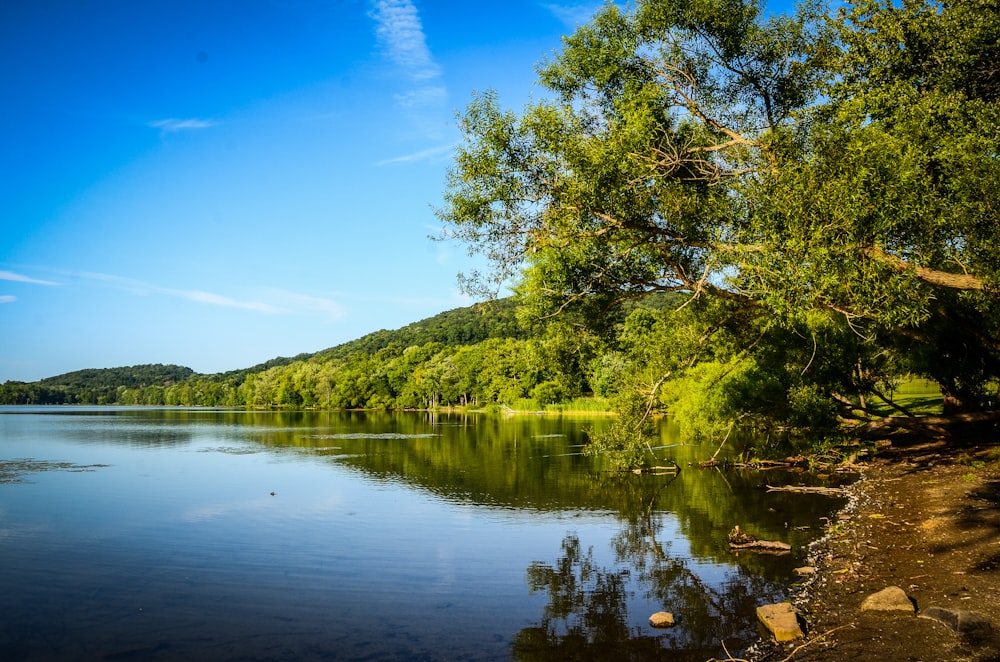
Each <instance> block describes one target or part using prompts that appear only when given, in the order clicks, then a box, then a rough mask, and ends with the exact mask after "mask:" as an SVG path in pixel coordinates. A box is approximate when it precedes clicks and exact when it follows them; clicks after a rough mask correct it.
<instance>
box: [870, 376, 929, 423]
mask: <svg viewBox="0 0 1000 662" xmlns="http://www.w3.org/2000/svg"><path fill="white" fill-rule="evenodd" d="M886 395H887V396H888V397H890V398H892V400H893V402H895V403H896V404H898V405H899V406H900V407H903V408H904V409H906V410H907V411H908V412H910V413H911V414H913V415H914V416H932V415H937V414H941V412H942V409H943V404H944V399H943V398H942V397H941V389H940V388H938V385H937V384H936V383H934V382H932V381H931V380H929V379H924V378H922V377H910V378H908V379H904V380H903V381H902V382H900V384H899V386H898V387H896V389H895V390H893V391H892V392H891V393H887V394H886ZM870 405H871V407H872V409H873V410H875V411H877V412H878V413H880V414H884V415H886V416H890V415H898V414H899V413H900V412H899V411H898V410H896V409H893V408H892V407H891V406H890V405H889V403H887V402H885V401H883V400H882V399H881V398H873V400H872V402H871V403H870Z"/></svg>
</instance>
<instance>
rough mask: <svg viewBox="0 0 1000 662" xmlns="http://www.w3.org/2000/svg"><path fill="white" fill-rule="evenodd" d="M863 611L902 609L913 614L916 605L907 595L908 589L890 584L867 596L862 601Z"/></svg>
mask: <svg viewBox="0 0 1000 662" xmlns="http://www.w3.org/2000/svg"><path fill="white" fill-rule="evenodd" d="M861 611H902V612H906V613H909V614H912V613H914V612H916V606H915V605H914V604H913V600H911V599H910V598H909V596H907V595H906V591H904V590H903V589H901V588H899V587H898V586H890V587H888V588H884V589H882V590H881V591H879V592H878V593H872V594H871V595H869V596H868V597H867V598H865V601H864V602H862V603H861Z"/></svg>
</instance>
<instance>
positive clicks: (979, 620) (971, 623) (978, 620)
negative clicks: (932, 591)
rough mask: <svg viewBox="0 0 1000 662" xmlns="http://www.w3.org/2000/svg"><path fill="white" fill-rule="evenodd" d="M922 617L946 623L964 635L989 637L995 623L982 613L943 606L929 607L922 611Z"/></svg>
mask: <svg viewBox="0 0 1000 662" xmlns="http://www.w3.org/2000/svg"><path fill="white" fill-rule="evenodd" d="M920 618H929V619H930V620H932V621H937V622H938V623H942V624H944V625H945V626H946V627H948V628H949V629H951V631H952V632H955V633H956V634H960V635H962V636H964V637H971V638H981V637H987V636H989V635H990V633H991V632H992V630H993V625H992V624H991V623H990V621H989V619H987V618H986V617H985V616H983V615H982V614H979V613H977V612H974V611H966V610H964V609H945V608H943V607H928V608H927V609H925V610H923V611H922V612H920Z"/></svg>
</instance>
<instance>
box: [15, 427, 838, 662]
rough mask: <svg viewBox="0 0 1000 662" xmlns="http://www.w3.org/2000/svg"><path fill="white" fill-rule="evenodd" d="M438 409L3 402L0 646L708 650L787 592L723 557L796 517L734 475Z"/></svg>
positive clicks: (370, 655)
mask: <svg viewBox="0 0 1000 662" xmlns="http://www.w3.org/2000/svg"><path fill="white" fill-rule="evenodd" d="M441 422H442V421H441V420H440V419H437V420H433V419H427V418H426V417H421V416H420V415H413V416H410V417H405V416H404V417H398V416H394V417H385V418H379V417H376V416H373V417H367V418H362V419H359V418H358V417H356V416H350V415H344V416H339V415H336V414H315V415H304V416H259V415H254V414H251V413H247V412H217V411H190V410H127V409H126V410H110V411H105V410H99V411H96V412H90V411H87V412H78V413H76V414H75V413H74V412H73V410H71V409H69V410H68V409H64V408H60V409H52V410H39V411H38V412H37V413H26V412H25V410H17V413H12V412H11V410H9V409H5V410H3V411H0V431H2V433H3V436H2V441H0V463H2V466H4V467H15V466H20V467H21V473H20V474H18V476H19V478H20V480H19V481H7V482H6V483H4V484H0V551H2V554H3V558H4V563H3V564H2V567H0V582H2V585H3V586H4V587H5V590H4V592H3V595H2V597H0V613H2V614H4V615H5V618H4V619H3V621H2V623H0V648H2V649H3V650H4V651H5V659H11V660H15V659H26V660H36V659H37V660H42V659H67V660H69V659H102V658H108V657H110V658H112V659H130V658H134V659H182V658H198V659H203V658H205V657H208V658H211V659H274V658H278V659H442V660H445V659H449V660H451V659H476V660H484V659H511V658H519V659H558V658H559V657H563V656H565V655H568V654H573V655H582V656H583V657H597V656H600V655H604V654H606V653H607V651H608V649H607V646H610V645H613V646H616V647H618V650H619V651H621V652H624V651H625V650H633V649H634V652H636V655H638V656H639V658H640V659H659V658H663V659H691V660H694V659H706V657H707V656H711V655H714V654H716V653H714V652H712V651H718V654H721V652H722V651H721V648H720V644H719V642H720V640H721V639H722V638H725V639H726V640H727V645H728V646H729V648H730V650H735V649H739V648H740V646H741V645H745V644H747V643H749V642H750V641H752V639H753V637H754V636H755V628H754V625H753V618H752V608H753V606H754V605H753V603H754V601H755V600H758V599H770V598H776V597H780V596H781V595H782V594H783V592H784V591H785V588H786V587H787V585H788V583H789V578H790V568H791V567H793V565H794V562H795V561H796V560H797V559H794V558H788V559H777V558H774V559H760V558H758V559H746V558H741V559H737V558H734V557H732V556H731V555H728V554H727V553H724V552H722V551H720V550H721V547H720V546H719V544H718V540H716V538H717V537H718V536H720V532H722V533H721V535H722V537H723V538H724V531H726V530H728V529H727V528H726V527H730V526H731V525H732V523H733V522H729V521H716V520H718V519H720V517H719V515H720V514H724V517H726V518H728V517H730V516H736V517H748V516H749V515H747V514H744V513H740V512H736V511H738V509H739V508H743V507H747V506H746V503H747V502H748V500H749V501H750V502H754V500H755V499H756V503H757V504H758V505H757V506H755V507H757V508H758V509H759V510H764V511H765V512H763V513H758V516H757V517H758V520H759V523H760V526H761V527H763V528H764V530H767V527H768V526H770V527H779V526H781V524H779V523H778V522H777V518H779V517H782V516H784V515H787V513H785V514H782V513H778V514H775V513H771V514H770V515H768V511H767V509H766V508H761V506H760V504H764V503H765V501H762V500H761V499H762V497H760V495H757V493H756V492H753V493H751V492H747V493H746V494H754V495H756V496H754V498H753V499H747V498H742V495H741V494H735V493H732V489H735V490H737V491H738V490H741V489H744V488H745V487H746V486H745V485H743V484H742V483H741V482H740V481H739V480H736V478H730V480H729V481H728V483H730V486H729V487H730V489H731V493H730V494H728V495H725V493H724V492H723V491H721V490H722V488H719V487H718V486H714V485H710V486H709V487H710V489H709V491H708V492H704V489H705V484H704V481H705V480H707V479H706V478H705V477H700V478H699V476H698V475H697V474H698V472H696V471H692V472H691V475H690V476H687V475H685V476H684V478H683V480H678V482H676V483H674V484H670V485H668V484H666V483H665V482H663V481H660V482H650V481H649V480H647V479H643V480H631V479H629V480H627V481H625V482H622V481H620V480H617V479H615V478H612V477H609V476H608V475H607V474H604V473H602V472H600V471H598V470H597V468H595V466H594V464H593V461H592V460H591V459H590V458H584V457H582V456H579V455H577V454H575V452H576V451H578V448H577V447H578V446H579V444H580V443H581V440H582V438H583V437H582V433H581V429H582V427H583V426H584V425H585V424H586V422H581V421H574V420H570V419H565V420H558V419H551V420H544V421H542V420H536V421H531V422H524V421H510V422H506V423H504V422H500V423H498V422H496V421H495V420H487V421H486V422H484V423H482V424H480V423H478V422H476V421H469V420H467V419H459V420H454V421H453V420H449V419H445V420H444V422H445V423H446V425H441ZM269 424H273V425H269ZM18 463H20V464H19V465H18ZM83 469H85V470H83ZM682 473H686V472H682ZM732 483H736V487H735V488H733V486H732ZM705 494H709V495H716V496H709V497H708V498H709V499H710V500H714V499H716V497H719V498H723V497H720V496H719V495H724V498H725V499H726V502H724V503H718V504H715V505H712V504H711V503H704V500H705V498H706V497H705ZM685 499H687V500H695V501H698V500H700V502H699V503H697V504H692V505H693V506H694V507H693V508H692V509H691V510H690V512H686V513H682V512H677V507H678V506H677V505H676V504H677V503H680V502H683V501H684V500H685ZM775 503H776V502H775ZM809 503H811V504H812V505H808V504H809ZM737 504H738V505H737ZM647 505H648V506H649V507H648V508H647V507H646V506H647ZM796 505H797V507H796V508H795V511H796V516H797V517H799V518H800V519H801V520H810V521H812V520H818V518H819V517H820V516H821V515H824V514H828V511H829V510H830V509H832V508H833V507H834V505H835V504H833V503H831V502H830V501H829V500H826V501H812V502H807V501H806V500H801V501H796ZM804 505H808V507H803V506H804ZM653 506H656V507H653ZM771 510H773V508H772V509H771ZM769 517H770V520H771V521H770V522H768V521H767V520H768V518H769ZM692 535H696V536H701V537H699V538H690V536H692ZM803 535H804V534H803ZM813 535H815V533H814V534H813ZM689 538H690V539H689ZM802 539H803V540H804V539H805V538H802ZM665 602H669V604H665ZM664 608H670V609H671V610H673V611H676V612H677V613H678V615H679V617H680V624H679V626H678V627H677V628H675V629H674V630H672V631H669V632H663V631H656V630H652V629H651V628H649V626H648V624H647V623H646V620H647V618H648V616H649V614H651V613H653V612H654V611H659V610H661V609H664ZM685 619H687V620H685ZM580 636H583V639H582V640H581V639H580ZM588 642H589V643H588ZM601 642H604V643H601ZM581 646H582V648H580V647H581ZM706 651H708V655H707V656H706V654H705V653H706Z"/></svg>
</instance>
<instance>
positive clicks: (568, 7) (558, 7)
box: [541, 0, 604, 29]
mask: <svg viewBox="0 0 1000 662" xmlns="http://www.w3.org/2000/svg"><path fill="white" fill-rule="evenodd" d="M541 6H542V7H544V8H545V9H547V10H548V11H549V13H550V14H552V15H553V16H555V17H556V19H558V20H559V22H560V23H562V24H563V25H565V26H566V27H567V28H570V29H576V28H577V27H579V26H581V25H584V24H586V23H589V22H590V20H591V19H592V18H594V14H595V13H597V10H598V9H600V8H601V7H603V6H604V3H602V2H593V1H591V0H583V1H582V2H573V1H572V0H569V1H567V2H543V3H542V4H541Z"/></svg>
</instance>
